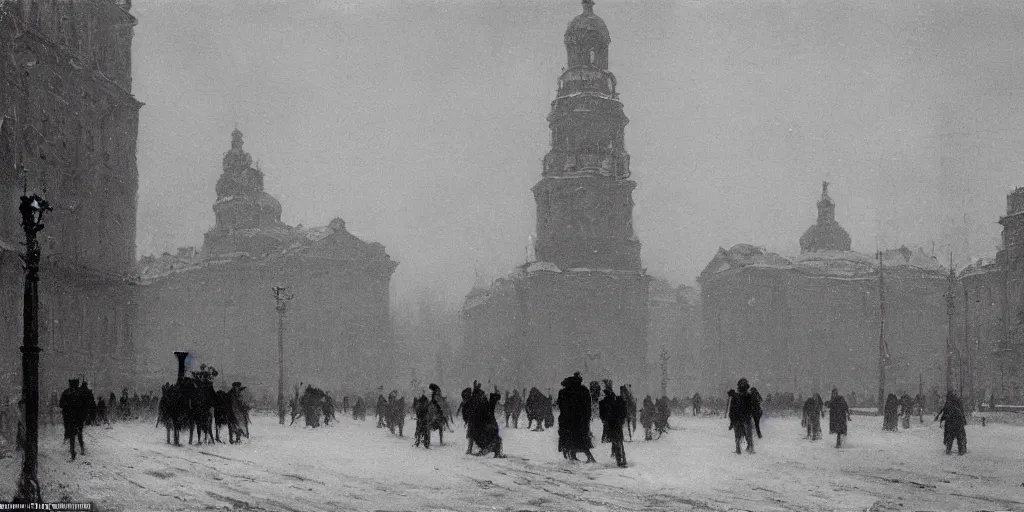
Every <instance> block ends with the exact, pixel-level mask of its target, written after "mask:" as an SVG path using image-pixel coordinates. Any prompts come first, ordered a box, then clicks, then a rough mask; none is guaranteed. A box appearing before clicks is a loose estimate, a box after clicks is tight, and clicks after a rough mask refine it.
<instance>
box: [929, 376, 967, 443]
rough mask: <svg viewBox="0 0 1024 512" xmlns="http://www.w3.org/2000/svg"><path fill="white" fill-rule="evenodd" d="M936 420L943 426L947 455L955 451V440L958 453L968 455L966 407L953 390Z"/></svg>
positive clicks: (943, 439)
mask: <svg viewBox="0 0 1024 512" xmlns="http://www.w3.org/2000/svg"><path fill="white" fill-rule="evenodd" d="M935 419H936V420H937V421H938V422H939V423H940V424H943V423H944V425H943V427H942V442H943V443H944V444H945V445H946V455H949V454H950V453H952V451H953V440H954V439H955V440H956V451H957V453H959V454H960V455H963V454H965V453H967V429H966V425H967V416H966V415H965V414H964V405H963V403H961V402H960V398H959V397H958V396H956V394H955V393H953V391H952V390H950V391H948V392H946V403H945V404H943V406H942V408H941V409H939V413H938V414H936V415H935Z"/></svg>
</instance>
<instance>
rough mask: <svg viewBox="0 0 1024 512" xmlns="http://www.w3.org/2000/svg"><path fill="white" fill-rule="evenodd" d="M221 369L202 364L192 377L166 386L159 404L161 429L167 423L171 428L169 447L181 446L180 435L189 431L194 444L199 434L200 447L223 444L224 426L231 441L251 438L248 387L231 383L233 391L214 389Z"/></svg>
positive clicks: (190, 441)
mask: <svg viewBox="0 0 1024 512" xmlns="http://www.w3.org/2000/svg"><path fill="white" fill-rule="evenodd" d="M216 376H217V370H216V369H215V368H213V367H207V366H206V365H202V366H200V367H199V371H197V372H192V376H191V377H187V376H185V375H181V376H180V377H178V381H177V382H175V383H174V384H171V383H170V382H168V383H166V384H164V385H163V387H162V390H161V391H162V394H161V397H160V404H159V415H158V417H157V426H159V425H160V424H161V423H163V425H164V427H165V428H166V429H167V444H171V436H172V434H173V437H174V445H175V446H181V443H180V441H179V434H180V433H181V431H182V430H184V429H186V428H188V442H189V444H192V442H193V435H195V443H196V445H201V444H203V440H204V438H205V440H206V441H207V442H208V443H213V442H218V443H222V442H223V441H221V439H220V429H221V427H227V432H228V442H229V443H231V444H234V443H237V442H240V441H241V438H242V436H245V437H246V438H247V439H248V438H249V423H250V421H249V409H250V406H249V404H250V403H251V402H250V400H249V398H248V396H247V395H246V393H245V389H246V388H245V386H242V383H241V382H233V383H231V389H229V390H227V391H224V390H217V391H215V390H214V387H213V379H214V378H215V377H216Z"/></svg>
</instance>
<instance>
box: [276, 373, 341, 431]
mask: <svg viewBox="0 0 1024 512" xmlns="http://www.w3.org/2000/svg"><path fill="white" fill-rule="evenodd" d="M299 386H300V387H301V386H302V384H301V383H300V384H299ZM345 400H348V398H347V397H346V398H345ZM290 405H291V417H292V421H291V423H289V425H292V424H294V423H295V419H296V418H299V417H302V418H304V419H305V420H306V426H307V427H311V428H317V427H319V426H320V416H321V415H322V416H323V418H324V425H325V426H327V425H330V424H331V421H332V420H335V421H336V420H337V417H335V415H334V411H335V402H334V397H332V396H331V394H330V393H328V392H326V391H324V390H322V389H320V388H317V387H314V386H312V385H307V386H306V390H305V391H304V392H303V393H302V396H299V389H298V388H296V389H295V396H294V397H292V399H291V401H290ZM345 408H346V409H347V406H346V407H345Z"/></svg>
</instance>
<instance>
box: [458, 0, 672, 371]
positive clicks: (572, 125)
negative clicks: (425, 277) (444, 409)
mask: <svg viewBox="0 0 1024 512" xmlns="http://www.w3.org/2000/svg"><path fill="white" fill-rule="evenodd" d="M564 43H565V48H566V53H567V57H568V59H567V65H566V68H565V70H564V71H563V73H562V75H561V77H559V80H558V93H557V97H556V98H555V100H554V101H553V102H552V105H551V113H550V114H549V115H548V125H549V127H550V130H551V149H550V151H548V153H547V155H546V156H545V157H544V161H543V169H542V173H541V179H540V181H539V182H538V183H537V184H536V185H535V186H534V187H533V195H534V199H535V201H536V203H537V219H536V241H535V244H534V252H535V253H536V261H531V262H528V263H526V264H524V265H522V266H521V267H519V268H518V269H517V270H516V271H515V272H514V273H512V274H510V275H509V276H507V277H505V278H502V279H499V280H497V281H496V282H494V283H493V284H491V285H490V286H489V287H478V288H475V289H474V290H473V291H471V292H470V294H469V295H468V296H467V298H466V301H465V304H464V307H463V312H462V314H463V321H464V327H465V331H464V332H465V343H464V346H463V351H464V355H463V356H462V357H460V361H466V362H467V363H468V364H469V367H468V368H467V373H468V374H467V375H466V378H490V379H492V380H493V381H495V382H496V383H501V384H503V385H508V386H514V387H516V388H522V387H528V386H534V385H536V386H540V387H542V388H544V387H545V386H552V387H557V385H558V383H559V382H560V381H561V379H562V378H564V377H565V376H566V375H571V374H572V373H573V372H575V371H580V372H582V373H583V376H584V379H585V380H599V379H602V378H611V379H613V380H615V382H617V383H633V384H634V387H641V388H642V387H645V386H646V385H647V383H648V373H649V370H650V368H649V366H650V364H649V362H648V360H647V359H648V349H647V345H648V340H647V336H648V319H649V315H648V295H649V288H650V285H651V278H650V277H649V276H648V275H647V273H646V271H645V270H644V268H643V267H642V265H641V262H640V241H639V240H638V239H637V237H636V235H635V233H634V232H633V197H632V193H633V190H634V189H635V188H636V182H634V181H632V180H631V179H630V168H629V154H628V153H627V152H626V148H625V140H624V130H625V127H626V124H627V123H628V122H629V120H628V119H627V118H626V116H625V114H624V112H623V105H622V102H621V101H620V99H619V95H618V92H617V91H616V86H617V81H616V78H615V75H614V74H612V72H611V71H609V53H608V49H609V45H610V43H611V37H610V34H609V31H608V27H607V26H606V25H605V22H604V21H603V20H602V19H601V18H600V17H598V16H597V15H596V14H595V13H594V8H593V2H592V1H590V0H584V1H583V13H582V14H580V15H578V16H576V17H575V18H574V19H573V20H572V21H571V22H570V23H569V26H568V28H567V29H566V32H565V38H564ZM653 364H654V365H657V364H658V363H657V362H653Z"/></svg>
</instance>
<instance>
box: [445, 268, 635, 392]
mask: <svg viewBox="0 0 1024 512" xmlns="http://www.w3.org/2000/svg"><path fill="white" fill-rule="evenodd" d="M649 281H650V278H649V277H647V276H646V275H644V274H640V273H632V272H610V271H608V272H600V271H589V272H584V271H577V272H551V271H538V272H523V273H521V274H517V275H514V276H513V277H510V278H508V279H503V280H499V281H498V282H497V283H495V285H494V286H493V287H492V288H491V289H490V290H488V291H486V292H485V291H478V292H476V293H477V294H485V293H486V294H487V296H486V298H485V297H482V296H478V297H473V296H472V295H471V297H470V298H469V299H468V300H467V305H466V307H465V309H464V312H463V315H464V322H465V333H466V340H465V344H464V349H465V351H466V352H465V353H464V356H463V357H462V358H461V359H462V360H465V361H468V362H469V364H470V366H469V368H470V372H471V373H473V374H474V375H471V377H472V378H482V379H485V380H486V379H490V380H492V381H493V382H495V383H498V384H499V385H500V386H503V387H505V386H511V387H515V388H523V387H527V388H529V387H532V386H538V387H540V388H541V389H547V388H549V387H550V388H552V389H556V390H557V389H558V387H559V382H561V380H562V379H563V378H564V377H566V376H567V375H571V374H572V373H573V372H575V371H579V372H581V373H582V374H583V376H584V379H585V380H587V381H590V380H600V379H603V378H611V379H613V380H614V381H615V382H617V383H622V384H627V383H631V384H633V387H634V389H637V388H646V386H647V382H648V375H647V372H648V368H647V329H648V311H647V296H648V286H649ZM474 299H475V300H474Z"/></svg>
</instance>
